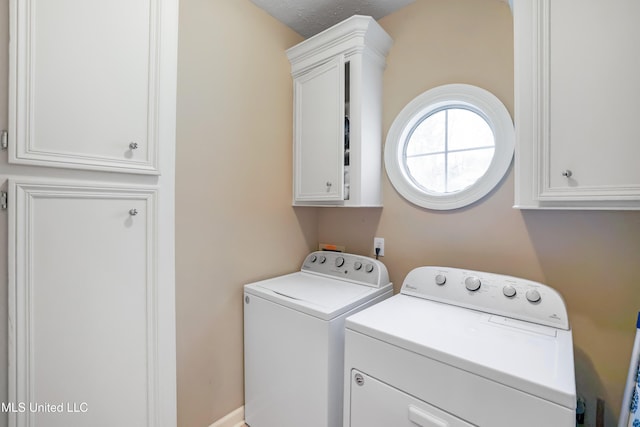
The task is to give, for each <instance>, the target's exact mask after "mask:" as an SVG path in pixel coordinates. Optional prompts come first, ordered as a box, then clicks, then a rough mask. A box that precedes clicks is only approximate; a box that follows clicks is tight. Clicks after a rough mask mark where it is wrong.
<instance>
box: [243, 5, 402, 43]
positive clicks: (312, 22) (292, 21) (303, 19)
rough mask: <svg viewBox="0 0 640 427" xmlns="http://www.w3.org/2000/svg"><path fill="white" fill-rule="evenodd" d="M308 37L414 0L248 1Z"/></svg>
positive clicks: (378, 15)
mask: <svg viewBox="0 0 640 427" xmlns="http://www.w3.org/2000/svg"><path fill="white" fill-rule="evenodd" d="M251 1H252V2H253V3H254V4H256V5H257V6H258V7H260V8H261V9H264V10H265V11H267V12H268V13H269V14H270V15H271V16H273V17H274V18H276V19H277V20H278V21H280V22H282V23H283V24H285V25H287V26H289V27H290V28H292V29H293V30H294V31H296V32H297V33H298V34H300V35H301V36H303V37H305V38H308V37H311V36H313V35H316V34H318V33H319V32H321V31H323V30H326V29H327V28H329V27H331V26H332V25H335V24H337V23H338V22H341V21H343V20H345V19H347V18H349V17H350V16H353V15H369V16H372V17H373V18H374V19H380V18H382V17H383V16H386V15H389V14H390V13H393V12H395V11H396V10H398V9H400V8H402V7H404V6H406V5H408V4H410V3H413V2H414V0H251Z"/></svg>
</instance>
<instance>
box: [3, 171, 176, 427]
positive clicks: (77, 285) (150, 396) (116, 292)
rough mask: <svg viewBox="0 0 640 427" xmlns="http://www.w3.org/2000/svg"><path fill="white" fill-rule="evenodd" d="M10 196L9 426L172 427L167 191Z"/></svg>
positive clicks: (50, 190) (58, 189) (53, 190)
mask: <svg viewBox="0 0 640 427" xmlns="http://www.w3.org/2000/svg"><path fill="white" fill-rule="evenodd" d="M9 194H10V196H11V197H12V199H11V200H10V201H9V202H10V203H9V206H10V218H9V237H10V238H9V253H10V254H15V255H14V257H13V258H12V259H11V261H10V263H9V278H10V280H9V283H10V285H9V325H10V330H9V401H10V402H17V403H22V404H23V405H25V406H24V409H25V410H24V411H20V408H19V407H18V408H17V410H16V411H15V412H13V413H10V414H9V426H10V427H27V426H49V427H74V426H75V427H84V426H95V427H100V426H104V427H108V426H117V425H130V426H140V427H151V426H158V425H165V424H164V422H165V421H164V420H162V416H161V414H163V411H164V408H162V407H161V406H162V405H158V404H157V399H158V397H159V396H160V389H159V387H161V381H159V375H160V374H159V366H158V358H159V354H160V353H159V352H160V351H166V350H168V349H166V348H164V349H162V348H160V346H159V342H162V336H161V335H160V333H161V331H159V330H158V326H157V325H158V323H159V320H158V309H157V305H158V301H159V299H160V298H159V296H158V293H157V286H156V283H157V273H156V271H157V270H156V268H157V265H156V264H157V263H156V252H157V251H156V244H157V242H156V238H155V235H156V195H155V191H154V190H152V189H145V188H140V189H136V188H135V187H133V188H127V189H119V188H109V187H89V186H86V185H83V184H81V183H77V185H52V184H50V183H49V184H37V183H28V182H21V183H16V182H12V183H10V190H9ZM97 242H99V243H97ZM47 404H50V405H55V407H54V408H52V406H46V405H47ZM169 412H170V411H169ZM166 422H167V423H169V424H167V425H171V424H170V422H169V421H166Z"/></svg>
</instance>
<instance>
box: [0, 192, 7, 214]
mask: <svg viewBox="0 0 640 427" xmlns="http://www.w3.org/2000/svg"><path fill="white" fill-rule="evenodd" d="M0 209H2V210H3V211H6V210H7V192H6V191H0Z"/></svg>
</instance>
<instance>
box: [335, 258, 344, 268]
mask: <svg viewBox="0 0 640 427" xmlns="http://www.w3.org/2000/svg"><path fill="white" fill-rule="evenodd" d="M343 265H344V258H342V257H341V256H339V257H338V258H336V267H342V266H343Z"/></svg>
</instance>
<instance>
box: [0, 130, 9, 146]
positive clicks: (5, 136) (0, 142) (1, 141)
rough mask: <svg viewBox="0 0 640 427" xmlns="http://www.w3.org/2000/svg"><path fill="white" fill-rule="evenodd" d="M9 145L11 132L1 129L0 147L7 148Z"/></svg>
mask: <svg viewBox="0 0 640 427" xmlns="http://www.w3.org/2000/svg"><path fill="white" fill-rule="evenodd" d="M8 146H9V132H7V131H6V130H3V131H0V149H2V150H6V149H7V147H8Z"/></svg>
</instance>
